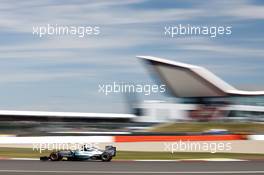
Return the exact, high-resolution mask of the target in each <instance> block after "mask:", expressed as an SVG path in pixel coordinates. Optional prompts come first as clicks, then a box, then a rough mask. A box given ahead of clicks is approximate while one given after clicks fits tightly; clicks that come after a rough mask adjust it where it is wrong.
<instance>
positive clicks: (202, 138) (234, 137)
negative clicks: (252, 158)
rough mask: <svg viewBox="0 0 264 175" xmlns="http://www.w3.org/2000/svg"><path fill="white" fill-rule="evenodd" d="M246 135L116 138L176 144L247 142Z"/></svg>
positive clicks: (124, 140) (125, 140)
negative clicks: (192, 142) (183, 142)
mask: <svg viewBox="0 0 264 175" xmlns="http://www.w3.org/2000/svg"><path fill="white" fill-rule="evenodd" d="M245 139H246V137H245V136H244V135H191V136H163V135H162V136H142V135H140V136H115V137H114V141H115V142H170V141H171V142H174V141H180V140H181V141H220V140H245Z"/></svg>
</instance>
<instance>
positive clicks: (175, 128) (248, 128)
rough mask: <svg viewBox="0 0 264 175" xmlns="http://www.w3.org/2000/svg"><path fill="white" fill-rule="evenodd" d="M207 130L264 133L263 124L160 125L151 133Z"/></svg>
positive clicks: (192, 123)
mask: <svg viewBox="0 0 264 175" xmlns="http://www.w3.org/2000/svg"><path fill="white" fill-rule="evenodd" d="M209 129H226V130H228V131H230V132H232V133H241V134H247V133H264V123H253V122H246V123H245V122H182V123H171V124H161V125H158V126H156V127H154V128H152V129H150V130H149V131H151V132H165V133H166V132H203V131H205V130H209Z"/></svg>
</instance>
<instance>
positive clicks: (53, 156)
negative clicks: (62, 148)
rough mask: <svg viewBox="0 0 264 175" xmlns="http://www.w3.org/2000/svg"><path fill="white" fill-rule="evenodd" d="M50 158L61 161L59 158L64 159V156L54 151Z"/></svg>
mask: <svg viewBox="0 0 264 175" xmlns="http://www.w3.org/2000/svg"><path fill="white" fill-rule="evenodd" d="M50 160H52V161H59V160H62V157H61V156H60V155H59V153H57V152H52V153H51V154H50Z"/></svg>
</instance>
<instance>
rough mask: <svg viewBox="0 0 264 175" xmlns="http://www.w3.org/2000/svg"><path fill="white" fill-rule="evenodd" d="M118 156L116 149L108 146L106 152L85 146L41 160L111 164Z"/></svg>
mask: <svg viewBox="0 0 264 175" xmlns="http://www.w3.org/2000/svg"><path fill="white" fill-rule="evenodd" d="M115 155H116V147H114V146H106V147H105V150H101V149H98V148H95V147H86V146H83V147H82V149H80V150H74V151H73V150H66V151H64V150H63V151H55V152H52V153H51V154H50V155H49V156H44V157H40V160H51V161H60V160H64V159H66V160H71V161H75V160H77V161H78V160H79V161H81V160H101V161H104V162H109V161H111V160H112V158H113V157H114V156H115Z"/></svg>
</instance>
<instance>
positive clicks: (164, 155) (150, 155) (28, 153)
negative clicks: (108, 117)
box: [0, 148, 264, 160]
mask: <svg viewBox="0 0 264 175" xmlns="http://www.w3.org/2000/svg"><path fill="white" fill-rule="evenodd" d="M49 153H50V151H44V152H43V153H39V152H37V151H32V149H30V148H0V157H4V158H12V157H15V158H39V157H40V156H47V155H49ZM203 158H231V159H258V160H259V159H261V160H264V154H239V153H214V154H212V153H183V152H179V153H174V154H171V153H168V152H134V151H118V152H117V155H116V157H115V158H114V159H115V160H135V159H137V160H177V159H203Z"/></svg>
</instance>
